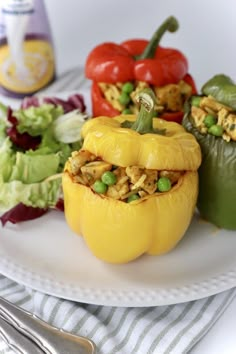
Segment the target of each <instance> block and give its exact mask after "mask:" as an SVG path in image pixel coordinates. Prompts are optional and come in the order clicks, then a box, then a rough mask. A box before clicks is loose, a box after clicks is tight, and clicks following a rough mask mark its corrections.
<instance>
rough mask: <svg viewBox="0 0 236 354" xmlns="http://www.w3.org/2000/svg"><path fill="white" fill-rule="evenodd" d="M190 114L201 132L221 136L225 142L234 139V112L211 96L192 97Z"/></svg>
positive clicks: (235, 119)
mask: <svg viewBox="0 0 236 354" xmlns="http://www.w3.org/2000/svg"><path fill="white" fill-rule="evenodd" d="M191 116H192V118H193V120H194V124H195V126H196V128H197V129H198V130H199V131H200V132H201V133H202V134H208V133H209V134H212V135H215V136H220V137H222V138H223V139H224V140H225V141H226V142H229V141H230V140H232V141H236V112H235V111H233V109H232V108H231V107H228V106H226V105H224V104H222V103H220V102H217V101H216V100H215V99H214V98H213V97H211V96H203V97H193V99H192V107H191Z"/></svg>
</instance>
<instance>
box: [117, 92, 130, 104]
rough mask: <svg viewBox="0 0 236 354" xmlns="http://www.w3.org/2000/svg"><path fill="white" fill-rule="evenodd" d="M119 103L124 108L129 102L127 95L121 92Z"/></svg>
mask: <svg viewBox="0 0 236 354" xmlns="http://www.w3.org/2000/svg"><path fill="white" fill-rule="evenodd" d="M119 102H120V103H121V104H122V105H123V106H126V105H127V104H128V103H129V102H130V97H129V95H128V94H127V93H125V92H122V93H121V95H120V97H119Z"/></svg>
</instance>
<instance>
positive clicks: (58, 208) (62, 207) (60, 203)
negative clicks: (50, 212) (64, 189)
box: [55, 198, 64, 212]
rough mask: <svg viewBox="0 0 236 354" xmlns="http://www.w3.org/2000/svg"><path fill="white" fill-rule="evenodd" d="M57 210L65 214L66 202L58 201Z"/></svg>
mask: <svg viewBox="0 0 236 354" xmlns="http://www.w3.org/2000/svg"><path fill="white" fill-rule="evenodd" d="M55 209H56V210H59V211H63V212H64V200H63V199H62V198H60V199H58V201H57V203H56V205H55Z"/></svg>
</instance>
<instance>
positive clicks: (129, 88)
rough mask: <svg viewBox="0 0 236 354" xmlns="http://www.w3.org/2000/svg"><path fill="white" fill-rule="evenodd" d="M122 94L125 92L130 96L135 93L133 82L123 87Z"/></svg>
mask: <svg viewBox="0 0 236 354" xmlns="http://www.w3.org/2000/svg"><path fill="white" fill-rule="evenodd" d="M121 90H122V92H125V93H127V94H130V93H131V92H133V91H134V85H133V84H132V82H126V83H125V84H124V85H123V86H122V89H121Z"/></svg>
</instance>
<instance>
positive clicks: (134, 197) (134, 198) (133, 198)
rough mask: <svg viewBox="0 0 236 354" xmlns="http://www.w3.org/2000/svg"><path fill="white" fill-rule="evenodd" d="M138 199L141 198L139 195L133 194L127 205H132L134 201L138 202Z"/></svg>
mask: <svg viewBox="0 0 236 354" xmlns="http://www.w3.org/2000/svg"><path fill="white" fill-rule="evenodd" d="M137 199H140V196H139V195H138V194H132V195H130V196H129V197H128V199H127V203H131V202H133V201H134V200H137Z"/></svg>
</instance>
